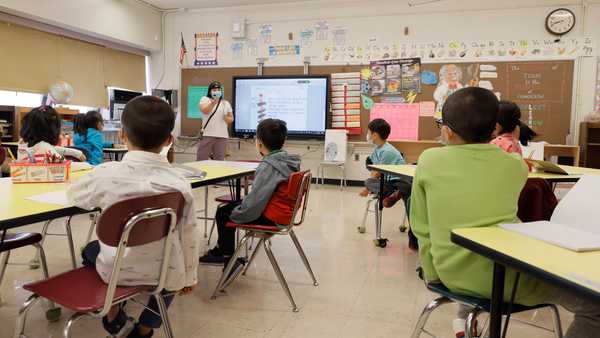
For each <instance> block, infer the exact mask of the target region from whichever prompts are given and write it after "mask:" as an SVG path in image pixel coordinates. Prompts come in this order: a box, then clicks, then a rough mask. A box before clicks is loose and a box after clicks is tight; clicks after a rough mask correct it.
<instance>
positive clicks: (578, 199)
mask: <svg viewBox="0 0 600 338" xmlns="http://www.w3.org/2000/svg"><path fill="white" fill-rule="evenodd" d="M599 191H600V175H584V176H582V177H581V179H580V180H579V181H578V182H577V184H575V186H574V187H573V188H572V189H571V190H570V191H569V192H568V193H567V195H566V196H565V197H564V198H563V199H562V200H561V201H560V202H559V203H558V205H557V206H556V209H554V213H553V214H552V217H551V219H550V222H546V221H543V222H529V223H518V224H501V225H500V226H501V227H502V228H504V229H507V230H510V231H515V232H518V233H520V234H523V235H525V236H528V237H532V238H536V239H539V240H542V241H544V242H547V243H551V244H554V245H557V246H560V247H563V248H566V249H569V250H573V251H578V252H580V251H596V250H600V208H598V192H599Z"/></svg>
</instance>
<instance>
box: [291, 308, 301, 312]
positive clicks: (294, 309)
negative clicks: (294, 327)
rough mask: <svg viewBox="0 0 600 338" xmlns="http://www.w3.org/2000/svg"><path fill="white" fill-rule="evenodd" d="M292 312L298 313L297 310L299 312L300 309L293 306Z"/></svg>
mask: <svg viewBox="0 0 600 338" xmlns="http://www.w3.org/2000/svg"><path fill="white" fill-rule="evenodd" d="M292 312H294V313H298V312H300V309H299V308H297V307H295V308H293V309H292Z"/></svg>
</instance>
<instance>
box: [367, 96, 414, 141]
mask: <svg viewBox="0 0 600 338" xmlns="http://www.w3.org/2000/svg"><path fill="white" fill-rule="evenodd" d="M420 110H421V109H420V106H419V104H418V103H375V104H374V105H373V108H371V116H370V118H369V120H370V121H373V120H374V119H378V118H380V119H384V120H386V121H387V123H389V124H390V126H391V127H392V131H391V133H390V136H389V137H388V141H400V140H415V141H416V140H418V139H419V115H420Z"/></svg>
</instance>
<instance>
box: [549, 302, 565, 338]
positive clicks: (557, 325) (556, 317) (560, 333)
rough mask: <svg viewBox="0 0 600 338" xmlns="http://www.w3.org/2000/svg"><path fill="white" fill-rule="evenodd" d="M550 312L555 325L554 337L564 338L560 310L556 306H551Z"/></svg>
mask: <svg viewBox="0 0 600 338" xmlns="http://www.w3.org/2000/svg"><path fill="white" fill-rule="evenodd" d="M550 311H552V322H553V324H554V337H555V338H562V337H563V330H562V324H561V323H560V314H559V312H558V308H557V307H556V305H554V304H550Z"/></svg>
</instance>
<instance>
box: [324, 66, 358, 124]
mask: <svg viewBox="0 0 600 338" xmlns="http://www.w3.org/2000/svg"><path fill="white" fill-rule="evenodd" d="M331 96H332V98H331V107H332V116H331V128H333V129H346V130H347V131H348V134H351V135H360V133H361V131H362V130H361V128H360V105H361V94H360V73H358V72H356V73H334V74H331Z"/></svg>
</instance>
